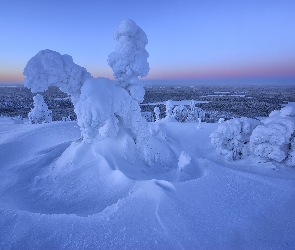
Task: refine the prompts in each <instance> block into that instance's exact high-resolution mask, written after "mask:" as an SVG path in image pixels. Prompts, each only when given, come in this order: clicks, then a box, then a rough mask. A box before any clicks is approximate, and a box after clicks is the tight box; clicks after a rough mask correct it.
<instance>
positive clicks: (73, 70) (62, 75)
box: [23, 49, 92, 103]
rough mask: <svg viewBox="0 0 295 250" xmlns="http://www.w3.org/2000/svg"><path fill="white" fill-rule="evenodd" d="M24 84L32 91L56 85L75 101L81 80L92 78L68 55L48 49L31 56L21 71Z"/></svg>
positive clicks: (43, 89)
mask: <svg viewBox="0 0 295 250" xmlns="http://www.w3.org/2000/svg"><path fill="white" fill-rule="evenodd" d="M23 74H24V76H25V83H24V86H25V87H27V88H29V89H31V91H32V92H33V93H37V92H43V91H45V90H47V89H48V87H49V86H56V87H58V88H59V89H60V90H61V91H63V92H64V93H67V94H68V95H70V96H71V99H72V101H73V102H74V103H75V102H76V100H77V99H78V98H79V95H80V89H81V87H82V85H83V82H84V81H86V80H87V79H90V78H92V76H91V75H90V73H88V72H87V70H86V69H85V68H83V67H80V66H79V65H77V64H75V63H74V62H73V59H72V57H71V56H69V55H61V54H60V53H58V52H56V51H52V50H49V49H46V50H41V51H39V52H38V53H37V54H36V55H35V56H34V57H32V58H31V59H30V60H29V61H28V63H27V65H26V67H25V69H24V72H23Z"/></svg>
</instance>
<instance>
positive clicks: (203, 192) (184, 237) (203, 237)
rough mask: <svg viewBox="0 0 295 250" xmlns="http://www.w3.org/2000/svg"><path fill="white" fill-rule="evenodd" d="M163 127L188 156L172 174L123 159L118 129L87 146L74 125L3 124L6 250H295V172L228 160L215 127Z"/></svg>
mask: <svg viewBox="0 0 295 250" xmlns="http://www.w3.org/2000/svg"><path fill="white" fill-rule="evenodd" d="M157 126H159V124H158V123H150V127H151V129H155V130H157ZM161 126H162V128H161V129H162V131H165V133H166V139H167V141H168V143H169V144H170V146H171V148H172V149H173V151H174V153H175V155H178V156H180V155H182V156H181V157H180V158H179V160H178V159H174V160H173V161H172V163H171V166H166V168H157V165H155V166H147V165H146V164H145V163H144V162H143V161H141V160H133V161H132V159H131V160H130V159H126V158H124V156H123V155H121V154H120V153H118V152H121V150H119V149H121V148H122V147H123V146H122V145H121V144H126V143H128V141H126V138H125V137H124V133H121V132H120V131H119V134H118V138H116V139H114V138H107V139H105V140H103V141H98V142H95V143H92V144H90V143H87V142H84V141H81V140H79V138H80V135H81V132H80V129H79V127H78V126H77V123H76V122H74V121H73V122H53V123H47V124H28V123H26V122H25V123H24V124H14V123H13V121H12V120H10V119H9V118H6V117H0V249H294V248H295V237H294V235H295V170H294V169H293V168H290V167H286V166H281V165H276V166H275V165H273V164H271V163H258V162H257V160H254V159H252V158H250V157H248V158H245V159H242V160H237V161H235V162H226V161H225V160H224V159H223V158H222V157H221V156H218V155H217V154H216V151H215V149H214V147H213V146H212V145H211V143H210V138H209V135H210V134H211V133H212V132H213V131H215V130H216V129H217V126H218V124H203V123H202V124H201V127H200V129H197V123H177V122H170V123H163V124H162V125H161ZM118 142H119V143H118ZM125 146H126V145H125ZM125 148H126V150H132V148H131V149H130V148H128V147H125ZM127 155H130V154H127ZM131 155H132V154H131ZM189 158H190V159H189ZM130 162H133V163H130Z"/></svg>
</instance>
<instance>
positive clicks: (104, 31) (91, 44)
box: [0, 0, 295, 82]
mask: <svg viewBox="0 0 295 250" xmlns="http://www.w3.org/2000/svg"><path fill="white" fill-rule="evenodd" d="M294 9H295V2H294V1H292V0H283V1H279V0H275V1H271V2H269V1H264V0H263V1H259V3H258V2H257V1H254V0H250V1H247V2H245V1H226V3H220V1H215V0H212V1H206V2H201V1H185V2H183V1H155V0H153V1H146V2H143V1H134V0H132V1H128V2H125V1H123V2H122V1H103V2H101V1H100V2H96V1H90V0H88V1H83V2H82V1H80V2H72V1H62V2H61V1H57V0H54V1H50V2H42V3H41V2H40V1H34V0H32V1H17V3H16V2H15V1H2V3H1V10H0V22H1V23H2V27H1V33H2V34H1V38H0V39H1V40H0V42H1V46H0V55H1V56H0V81H1V82H8V81H13V82H15V81H22V79H23V75H22V71H23V69H24V67H25V65H26V63H27V61H28V60H29V59H30V58H31V57H33V56H34V55H36V53H38V51H40V50H43V49H51V50H55V51H58V52H59V53H61V54H69V55H71V56H72V57H73V59H74V62H75V63H77V64H78V65H80V66H82V67H85V68H86V69H87V70H88V71H89V72H90V73H91V74H92V75H93V76H94V77H98V76H104V77H108V78H111V79H113V77H112V70H111V69H110V67H109V66H108V64H107V57H108V54H109V53H111V52H112V51H113V50H114V48H115V41H114V40H113V32H114V30H115V29H116V27H117V26H118V24H119V23H120V21H121V20H123V19H126V18H130V19H133V20H134V21H135V22H136V23H137V24H138V25H139V26H140V27H142V29H143V30H145V32H146V34H147V36H148V40H149V44H148V45H147V51H148V52H149V54H150V57H149V59H148V61H149V64H150V72H149V75H148V77H147V78H146V79H199V78H226V77H237V78H239V77H250V78H251V77H293V78H295V49H294V48H295V47H294V46H295V33H294V32H293V30H294V27H295V16H294V14H293V11H294Z"/></svg>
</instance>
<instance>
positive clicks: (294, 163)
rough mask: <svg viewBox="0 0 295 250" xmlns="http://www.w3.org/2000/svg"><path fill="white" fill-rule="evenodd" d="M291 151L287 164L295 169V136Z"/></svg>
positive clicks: (291, 143) (292, 140)
mask: <svg viewBox="0 0 295 250" xmlns="http://www.w3.org/2000/svg"><path fill="white" fill-rule="evenodd" d="M289 147H290V150H289V152H288V156H287V160H286V162H285V164H286V165H287V166H289V167H295V138H294V134H293V135H292V139H291V142H290V146H289Z"/></svg>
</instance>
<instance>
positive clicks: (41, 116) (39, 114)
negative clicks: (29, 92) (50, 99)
mask: <svg viewBox="0 0 295 250" xmlns="http://www.w3.org/2000/svg"><path fill="white" fill-rule="evenodd" d="M33 100H34V108H33V109H32V110H31V112H30V113H29V114H28V118H29V120H30V122H31V123H33V124H37V123H49V122H52V112H51V110H49V109H48V106H47V105H46V103H45V102H44V99H43V96H42V95H40V94H37V95H35V96H34V97H33Z"/></svg>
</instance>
